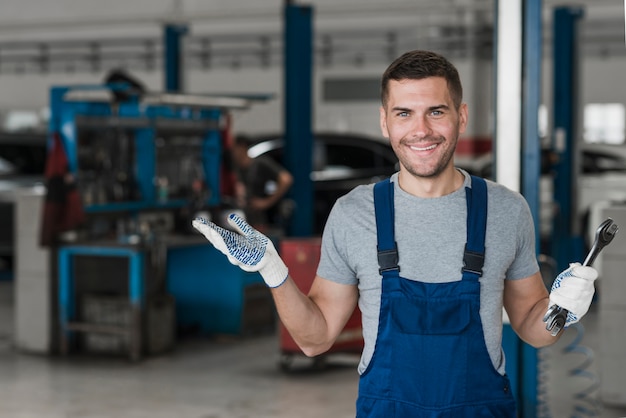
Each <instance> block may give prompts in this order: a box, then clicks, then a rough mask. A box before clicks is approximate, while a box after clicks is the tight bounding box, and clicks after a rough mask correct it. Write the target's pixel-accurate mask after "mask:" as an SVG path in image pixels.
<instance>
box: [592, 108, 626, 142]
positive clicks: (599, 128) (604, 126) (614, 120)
mask: <svg viewBox="0 0 626 418" xmlns="http://www.w3.org/2000/svg"><path fill="white" fill-rule="evenodd" d="M624 113H625V112H624V105H623V104H622V103H589V104H587V105H585V115H584V123H585V126H584V132H583V137H584V139H585V142H587V143H596V144H623V143H624Z"/></svg>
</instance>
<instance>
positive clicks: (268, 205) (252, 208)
mask: <svg viewBox="0 0 626 418" xmlns="http://www.w3.org/2000/svg"><path fill="white" fill-rule="evenodd" d="M249 146H250V139H249V138H248V137H247V136H245V135H238V136H236V137H235V141H234V144H233V146H232V148H231V155H232V159H233V163H234V166H235V172H236V176H237V182H236V185H235V196H236V201H237V205H238V206H239V207H240V208H241V209H243V210H244V213H245V217H246V220H247V221H248V223H249V224H250V225H253V226H254V227H255V228H256V229H257V230H259V231H262V232H265V233H267V232H268V231H269V230H270V227H271V226H272V224H273V223H274V222H273V221H274V219H272V218H273V216H272V214H273V213H275V212H276V211H277V209H278V203H279V202H280V201H281V199H283V198H284V197H285V194H286V193H287V191H289V188H290V187H291V185H292V184H293V176H292V175H291V173H289V171H287V170H286V169H285V168H283V167H282V166H280V165H279V164H278V163H277V162H275V161H274V160H272V159H270V158H269V157H257V158H252V157H250V156H249V155H248V148H249Z"/></svg>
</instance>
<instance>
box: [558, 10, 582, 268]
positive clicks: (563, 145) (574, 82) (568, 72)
mask: <svg viewBox="0 0 626 418" xmlns="http://www.w3.org/2000/svg"><path fill="white" fill-rule="evenodd" d="M583 16H584V11H583V9H582V8H580V7H568V6H564V7H557V8H555V9H554V19H553V22H554V32H553V39H554V40H553V48H552V49H553V51H554V52H553V53H554V59H553V61H554V66H553V68H554V73H553V79H552V82H553V87H554V92H553V106H554V109H553V113H554V137H553V147H554V151H555V152H556V153H557V154H558V156H559V158H558V162H557V163H556V165H555V167H554V172H555V178H554V200H555V202H556V204H557V205H558V209H559V212H558V216H555V217H554V222H553V235H552V256H553V257H554V259H555V260H556V263H557V269H558V270H559V271H560V270H563V269H565V268H567V266H568V265H569V263H570V262H571V261H572V260H582V258H583V248H584V242H583V238H582V235H581V233H580V228H579V227H578V226H576V225H575V222H577V221H578V219H577V211H576V205H577V201H576V189H575V187H574V186H575V183H576V178H575V177H576V176H575V169H576V164H575V163H576V159H577V158H578V157H577V147H576V141H577V138H576V134H577V123H576V122H577V120H578V106H579V103H578V87H579V86H578V67H579V62H578V53H577V31H578V21H579V20H580V19H581V18H582V17H583Z"/></svg>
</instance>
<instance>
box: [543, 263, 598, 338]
mask: <svg viewBox="0 0 626 418" xmlns="http://www.w3.org/2000/svg"><path fill="white" fill-rule="evenodd" d="M597 278H598V272H597V271H596V269H594V268H593V267H589V266H581V265H580V263H572V264H570V265H569V268H568V269H566V270H564V271H563V272H561V274H559V275H558V276H557V278H556V279H554V283H552V289H551V290H550V306H552V305H558V306H560V307H561V308H564V309H567V310H568V314H567V319H566V321H565V326H566V327H568V326H570V325H572V324H574V323H576V322H578V321H579V320H580V319H581V318H582V317H583V316H584V315H585V314H586V313H587V311H588V310H589V306H590V305H591V301H592V299H593V294H594V292H595V289H594V285H593V282H594V281H595V280H596V279H597Z"/></svg>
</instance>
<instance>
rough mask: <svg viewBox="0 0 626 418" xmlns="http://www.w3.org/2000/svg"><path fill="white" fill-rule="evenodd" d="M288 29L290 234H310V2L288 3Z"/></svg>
mask: <svg viewBox="0 0 626 418" xmlns="http://www.w3.org/2000/svg"><path fill="white" fill-rule="evenodd" d="M284 18H285V32H284V45H285V52H284V72H285V73H284V80H285V81H284V89H285V92H284V96H285V102H284V106H285V107H284V109H285V111H284V124H285V161H284V162H283V163H284V165H285V167H286V168H287V169H288V170H289V171H290V172H291V174H292V175H293V177H294V186H293V187H292V188H291V190H290V192H289V196H290V197H291V198H292V199H293V200H294V202H295V204H296V207H295V211H294V214H293V216H292V218H291V222H290V226H289V231H288V233H289V235H291V236H297V237H306V236H310V235H311V234H312V231H313V183H312V181H311V178H310V174H311V169H312V153H313V133H312V131H311V125H312V124H311V117H312V113H313V112H312V72H313V24H312V20H313V9H312V8H311V7H310V6H302V5H293V4H290V2H287V3H286V4H285V14H284Z"/></svg>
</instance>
